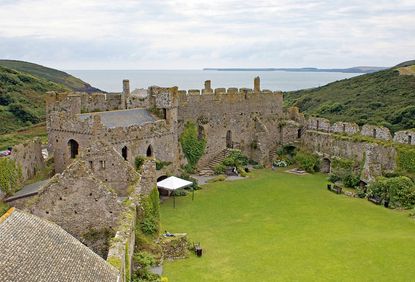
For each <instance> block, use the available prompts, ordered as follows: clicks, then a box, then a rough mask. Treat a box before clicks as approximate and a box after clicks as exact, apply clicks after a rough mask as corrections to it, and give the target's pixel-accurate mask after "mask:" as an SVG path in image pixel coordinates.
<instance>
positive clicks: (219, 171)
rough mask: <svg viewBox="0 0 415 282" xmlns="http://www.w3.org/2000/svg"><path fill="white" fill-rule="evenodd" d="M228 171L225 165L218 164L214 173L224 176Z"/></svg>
mask: <svg viewBox="0 0 415 282" xmlns="http://www.w3.org/2000/svg"><path fill="white" fill-rule="evenodd" d="M225 170H226V166H225V165H224V164H221V163H220V164H218V165H216V166H215V167H214V168H213V171H214V172H215V174H223V173H225Z"/></svg>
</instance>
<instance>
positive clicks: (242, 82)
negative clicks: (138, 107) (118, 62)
mask: <svg viewBox="0 0 415 282" xmlns="http://www.w3.org/2000/svg"><path fill="white" fill-rule="evenodd" d="M65 71H66V72H68V73H69V74H71V75H73V76H76V77H78V78H80V79H82V80H83V81H85V82H87V83H89V84H91V85H92V86H93V87H96V88H99V89H101V90H103V91H107V92H121V91H122V80H123V79H129V80H130V85H131V90H133V89H136V88H148V87H149V86H153V85H157V86H162V87H172V86H177V87H179V89H183V90H188V89H202V88H203V85H204V81H205V80H211V81H212V88H221V87H225V88H229V87H236V88H243V87H246V88H253V84H254V77H256V76H259V77H260V78H261V88H262V89H269V90H272V91H276V90H280V91H294V90H299V89H308V88H314V87H319V86H323V85H326V84H328V83H331V82H334V81H337V80H342V79H346V78H350V77H354V76H357V75H361V74H359V73H341V72H289V71H216V70H65Z"/></svg>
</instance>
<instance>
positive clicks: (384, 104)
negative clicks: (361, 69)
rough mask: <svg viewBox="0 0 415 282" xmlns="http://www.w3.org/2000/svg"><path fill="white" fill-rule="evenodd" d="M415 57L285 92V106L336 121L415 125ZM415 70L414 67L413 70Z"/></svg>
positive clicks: (397, 126) (398, 127)
mask: <svg viewBox="0 0 415 282" xmlns="http://www.w3.org/2000/svg"><path fill="white" fill-rule="evenodd" d="M414 66H415V61H409V62H405V63H402V64H399V65H398V66H396V67H393V68H390V69H387V70H382V71H378V72H375V73H371V74H365V75H360V76H356V77H353V78H349V79H344V80H340V81H336V82H333V83H330V84H327V85H325V86H322V87H317V88H312V89H307V90H299V91H293V92H286V93H284V103H285V106H297V107H299V108H300V110H301V111H302V112H304V113H305V114H308V115H315V116H320V117H324V118H328V119H329V120H331V121H332V122H335V121H350V122H356V123H358V124H359V125H362V124H364V123H372V124H379V125H384V126H386V127H388V128H390V129H391V130H392V131H397V130H402V129H408V128H415V69H414ZM412 70H414V71H413V72H412Z"/></svg>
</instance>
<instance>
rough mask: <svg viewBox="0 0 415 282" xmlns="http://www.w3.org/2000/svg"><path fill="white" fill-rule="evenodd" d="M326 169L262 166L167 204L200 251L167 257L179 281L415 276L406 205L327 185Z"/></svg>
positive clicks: (171, 226)
mask: <svg viewBox="0 0 415 282" xmlns="http://www.w3.org/2000/svg"><path fill="white" fill-rule="evenodd" d="M325 177H326V176H325V175H322V174H316V175H306V176H297V175H292V174H289V173H286V172H282V171H278V172H275V171H271V170H258V171H255V172H253V173H252V175H251V177H250V179H247V180H239V181H234V182H217V183H211V184H208V185H206V186H204V189H203V190H201V191H197V192H196V195H195V201H194V202H192V200H191V196H187V197H181V198H176V199H177V201H176V204H177V205H176V209H173V207H172V202H171V199H170V200H169V201H167V202H164V203H163V204H162V205H161V220H162V230H163V231H164V230H168V231H169V232H187V233H188V235H189V238H190V240H191V241H195V242H198V241H200V242H201V245H202V247H203V248H204V253H203V257H202V258H197V257H195V256H194V255H191V257H190V258H189V259H184V260H178V261H174V262H165V263H164V274H163V275H164V276H167V277H168V278H169V281H170V282H175V281H180V282H184V281H414V279H415V278H414V277H415V268H414V267H413V258H414V250H415V222H414V220H413V219H411V218H410V217H408V212H402V211H401V212H399V211H394V210H389V209H385V208H383V207H380V206H376V205H374V204H372V203H370V202H368V201H366V200H363V199H354V198H348V197H346V196H339V195H336V194H334V193H331V192H329V191H327V190H326V189H325V186H326V180H325Z"/></svg>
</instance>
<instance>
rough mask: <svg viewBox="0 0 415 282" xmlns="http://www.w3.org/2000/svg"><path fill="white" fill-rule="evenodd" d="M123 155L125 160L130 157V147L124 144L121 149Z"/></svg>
mask: <svg viewBox="0 0 415 282" xmlns="http://www.w3.org/2000/svg"><path fill="white" fill-rule="evenodd" d="M121 155H122V157H123V158H124V160H127V158H128V148H127V146H124V147H123V148H122V149H121Z"/></svg>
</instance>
